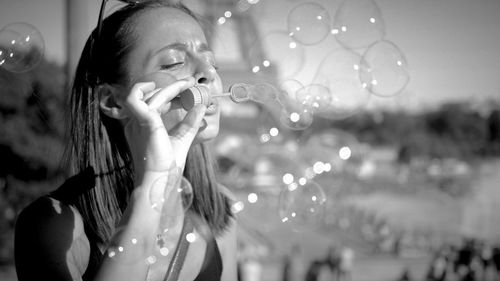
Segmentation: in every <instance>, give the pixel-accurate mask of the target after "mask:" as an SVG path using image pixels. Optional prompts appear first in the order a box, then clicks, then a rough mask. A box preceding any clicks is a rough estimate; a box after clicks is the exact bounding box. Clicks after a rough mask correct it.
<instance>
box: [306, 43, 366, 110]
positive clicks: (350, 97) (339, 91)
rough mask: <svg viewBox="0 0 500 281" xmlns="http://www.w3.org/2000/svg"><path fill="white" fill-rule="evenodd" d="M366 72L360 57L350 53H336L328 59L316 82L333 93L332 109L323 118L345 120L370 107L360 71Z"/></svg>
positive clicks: (323, 63) (338, 51)
mask: <svg viewBox="0 0 500 281" xmlns="http://www.w3.org/2000/svg"><path fill="white" fill-rule="evenodd" d="M367 68H368V66H367V64H366V62H365V61H364V60H363V59H362V57H361V56H360V55H358V54H356V53H354V52H350V51H347V50H334V51H332V52H330V53H329V54H328V55H327V56H326V57H325V59H324V60H323V61H322V62H321V64H320V66H319V68H318V70H317V72H316V75H315V77H314V79H313V84H319V85H323V86H324V87H326V88H328V89H329V90H330V93H331V100H330V106H329V108H328V109H325V110H323V111H322V112H321V117H324V118H328V119H343V118H346V117H349V116H351V115H353V114H355V113H357V112H358V111H359V110H360V109H363V108H364V107H365V106H366V105H367V104H368V101H369V99H370V96H371V95H370V92H369V91H368V89H367V82H365V81H362V80H361V78H364V77H360V71H364V72H363V73H367V70H366V69H367Z"/></svg>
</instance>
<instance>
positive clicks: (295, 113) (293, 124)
mask: <svg viewBox="0 0 500 281" xmlns="http://www.w3.org/2000/svg"><path fill="white" fill-rule="evenodd" d="M313 121H314V117H313V113H312V111H309V110H307V109H306V108H301V107H295V108H293V107H283V108H282V109H281V113H280V122H281V124H282V125H283V126H285V127H286V128H288V129H291V130H304V129H307V128H309V127H310V126H311V124H312V123H313Z"/></svg>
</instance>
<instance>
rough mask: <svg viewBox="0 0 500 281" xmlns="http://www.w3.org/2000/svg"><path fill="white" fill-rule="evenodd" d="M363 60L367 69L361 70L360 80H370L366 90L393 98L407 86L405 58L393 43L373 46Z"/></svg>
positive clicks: (407, 77)
mask: <svg viewBox="0 0 500 281" xmlns="http://www.w3.org/2000/svg"><path fill="white" fill-rule="evenodd" d="M363 59H364V60H365V61H366V62H367V64H368V65H369V67H368V68H364V69H363V70H362V72H361V75H362V79H363V80H370V81H369V83H368V88H369V90H370V91H371V92H372V93H373V94H375V95H377V96H381V97H390V96H394V95H397V94H399V93H400V92H401V91H402V90H403V89H404V88H405V87H406V85H407V84H408V82H409V80H410V75H409V73H408V65H407V62H406V58H405V56H404V55H403V53H402V52H401V50H400V49H399V48H398V46H396V45H395V44H394V43H392V42H390V41H387V40H383V41H379V42H377V43H375V44H373V45H372V46H370V47H369V48H368V49H367V50H366V52H365V53H364V55H363ZM363 77H364V78H363Z"/></svg>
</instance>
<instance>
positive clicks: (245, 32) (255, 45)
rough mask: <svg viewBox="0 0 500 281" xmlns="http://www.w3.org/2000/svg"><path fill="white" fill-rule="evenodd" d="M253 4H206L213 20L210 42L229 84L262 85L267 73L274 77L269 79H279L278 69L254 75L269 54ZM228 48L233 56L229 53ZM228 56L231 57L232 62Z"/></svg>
mask: <svg viewBox="0 0 500 281" xmlns="http://www.w3.org/2000/svg"><path fill="white" fill-rule="evenodd" d="M249 2H250V1H248V0H213V1H208V3H207V4H206V5H207V6H206V8H205V11H204V15H205V17H206V18H207V19H208V21H209V30H208V32H207V33H208V37H209V38H208V40H209V44H210V45H211V46H212V48H214V51H215V54H216V56H220V57H219V58H218V62H219V74H220V75H221V77H222V79H223V83H224V84H225V85H231V84H233V83H242V82H243V83H257V82H262V81H263V80H267V79H266V78H265V77H266V74H270V75H267V77H275V75H272V74H274V73H275V72H276V69H275V68H273V67H272V66H271V67H268V68H266V69H264V71H263V72H262V71H261V73H259V76H257V75H256V74H255V73H253V72H252V68H253V66H254V65H253V64H254V63H255V62H262V61H263V60H264V59H265V57H266V55H265V50H264V46H263V44H262V40H261V36H260V34H259V29H258V27H257V24H256V22H255V20H254V18H253V16H252V14H251V9H252V6H253V5H252V4H249ZM228 12H229V15H230V16H229V17H228V16H227V13H228ZM228 49H229V50H230V51H229V53H231V54H228ZM250 53H252V54H251V55H250ZM224 56H225V57H224ZM228 56H230V57H231V58H229V59H228ZM250 56H252V57H250Z"/></svg>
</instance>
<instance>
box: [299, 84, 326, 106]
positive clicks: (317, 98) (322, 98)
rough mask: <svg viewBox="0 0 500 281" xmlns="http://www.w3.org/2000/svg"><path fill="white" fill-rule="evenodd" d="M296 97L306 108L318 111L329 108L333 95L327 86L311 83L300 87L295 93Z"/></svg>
mask: <svg viewBox="0 0 500 281" xmlns="http://www.w3.org/2000/svg"><path fill="white" fill-rule="evenodd" d="M295 99H296V100H297V102H299V103H300V104H302V105H303V106H304V107H305V108H308V109H310V110H312V111H313V113H316V112H324V111H326V110H328V109H329V107H330V103H331V100H332V95H331V93H330V90H329V89H328V88H327V87H325V86H323V85H319V84H311V85H307V86H305V87H303V88H301V89H299V90H298V91H297V92H296V93H295Z"/></svg>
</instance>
